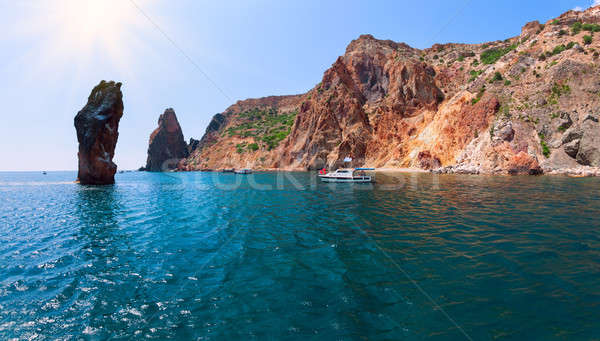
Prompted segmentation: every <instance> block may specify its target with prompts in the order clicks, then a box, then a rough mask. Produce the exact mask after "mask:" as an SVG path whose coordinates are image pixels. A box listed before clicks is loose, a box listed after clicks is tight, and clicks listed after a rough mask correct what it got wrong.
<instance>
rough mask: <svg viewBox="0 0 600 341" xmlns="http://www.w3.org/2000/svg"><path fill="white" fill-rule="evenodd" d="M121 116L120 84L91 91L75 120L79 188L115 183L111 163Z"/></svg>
mask: <svg viewBox="0 0 600 341" xmlns="http://www.w3.org/2000/svg"><path fill="white" fill-rule="evenodd" d="M122 116H123V93H121V83H115V82H114V81H110V82H106V81H101V82H100V84H98V85H96V86H95V87H94V89H92V93H91V94H90V96H89V97H88V102H87V104H86V105H85V106H84V107H83V109H81V110H80V111H79V112H78V113H77V115H76V116H75V129H76V131H77V141H78V142H79V152H78V154H77V155H78V157H79V171H78V173H77V181H78V182H79V183H80V184H82V185H109V184H114V183H115V173H116V172H117V165H116V164H115V163H114V162H113V160H112V159H113V156H114V155H115V147H116V145H117V139H118V138H119V121H120V120H121V117H122Z"/></svg>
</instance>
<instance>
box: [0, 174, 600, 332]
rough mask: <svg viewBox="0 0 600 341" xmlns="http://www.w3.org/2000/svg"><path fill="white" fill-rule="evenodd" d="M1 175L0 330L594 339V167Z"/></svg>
mask: <svg viewBox="0 0 600 341" xmlns="http://www.w3.org/2000/svg"><path fill="white" fill-rule="evenodd" d="M74 178H75V173H73V172H50V173H48V175H42V174H41V173H0V339H10V338H19V339H81V338H83V339H125V338H139V339H142V338H156V339H165V338H174V339H201V340H224V339H227V340H231V339H237V340H248V339H260V340H262V339H277V340H279V339H284V340H305V339H323V340H359V339H375V340H398V339H406V340H421V339H439V340H450V339H451V340H461V339H465V340H467V339H469V338H471V339H473V340H497V339H500V340H504V339H507V340H517V339H519V340H552V339H575V340H588V339H598V338H600V179H594V178H583V179H573V178H565V177H549V176H546V177H488V176H453V175H445V176H435V175H430V174H419V175H406V176H402V177H400V178H398V179H396V180H395V185H375V186H373V185H364V184H363V185H361V184H356V185H352V184H338V185H326V184H321V183H318V182H317V181H316V179H315V178H314V175H312V174H309V173H286V174H284V173H257V174H254V175H252V176H236V175H233V174H218V173H177V174H156V173H154V174H153V173H125V174H119V175H117V184H116V185H114V186H106V187H85V186H80V185H76V184H73V183H72V180H73V179H74Z"/></svg>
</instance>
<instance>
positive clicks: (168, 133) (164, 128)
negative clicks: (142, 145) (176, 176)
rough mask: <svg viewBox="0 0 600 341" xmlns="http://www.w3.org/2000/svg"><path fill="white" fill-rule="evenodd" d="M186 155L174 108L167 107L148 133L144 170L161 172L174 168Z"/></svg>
mask: <svg viewBox="0 0 600 341" xmlns="http://www.w3.org/2000/svg"><path fill="white" fill-rule="evenodd" d="M188 156H189V150H188V145H187V143H186V142H185V140H184V139H183V132H182V131H181V126H180V125H179V122H178V121H177V115H175V110H173V109H172V108H168V109H166V110H165V112H164V114H162V115H160V117H159V118H158V128H156V129H155V130H154V131H153V132H152V134H151V135H150V143H149V145H148V160H147V162H146V170H147V171H151V172H161V171H166V170H169V169H175V168H177V165H178V164H179V162H180V161H181V160H182V159H184V158H186V157H188Z"/></svg>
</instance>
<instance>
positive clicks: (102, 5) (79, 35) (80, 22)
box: [55, 0, 135, 46]
mask: <svg viewBox="0 0 600 341" xmlns="http://www.w3.org/2000/svg"><path fill="white" fill-rule="evenodd" d="M55 6H56V7H57V8H56V10H55V13H56V17H55V18H56V19H57V20H56V25H57V28H58V29H59V30H60V31H61V32H60V33H61V34H62V35H63V37H64V38H65V39H69V40H70V41H71V42H72V43H73V44H76V45H77V46H85V45H87V44H93V43H98V42H101V43H103V44H108V45H110V42H111V41H115V40H119V33H120V32H121V31H123V30H124V29H126V26H127V25H128V24H129V23H131V22H132V21H133V20H134V17H135V13H134V12H133V8H132V7H131V3H130V2H129V1H127V0H59V1H57V2H55Z"/></svg>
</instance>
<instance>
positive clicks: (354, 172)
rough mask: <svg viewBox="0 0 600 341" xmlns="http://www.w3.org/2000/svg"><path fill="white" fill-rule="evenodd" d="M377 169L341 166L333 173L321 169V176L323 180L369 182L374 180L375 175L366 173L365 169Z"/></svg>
mask: <svg viewBox="0 0 600 341" xmlns="http://www.w3.org/2000/svg"><path fill="white" fill-rule="evenodd" d="M367 170H375V169H374V168H354V169H353V168H340V169H338V170H336V171H335V172H333V173H326V172H323V171H321V172H320V173H321V174H319V178H321V181H323V182H356V183H368V182H373V177H372V176H370V175H367V174H365V172H364V171H367Z"/></svg>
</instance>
